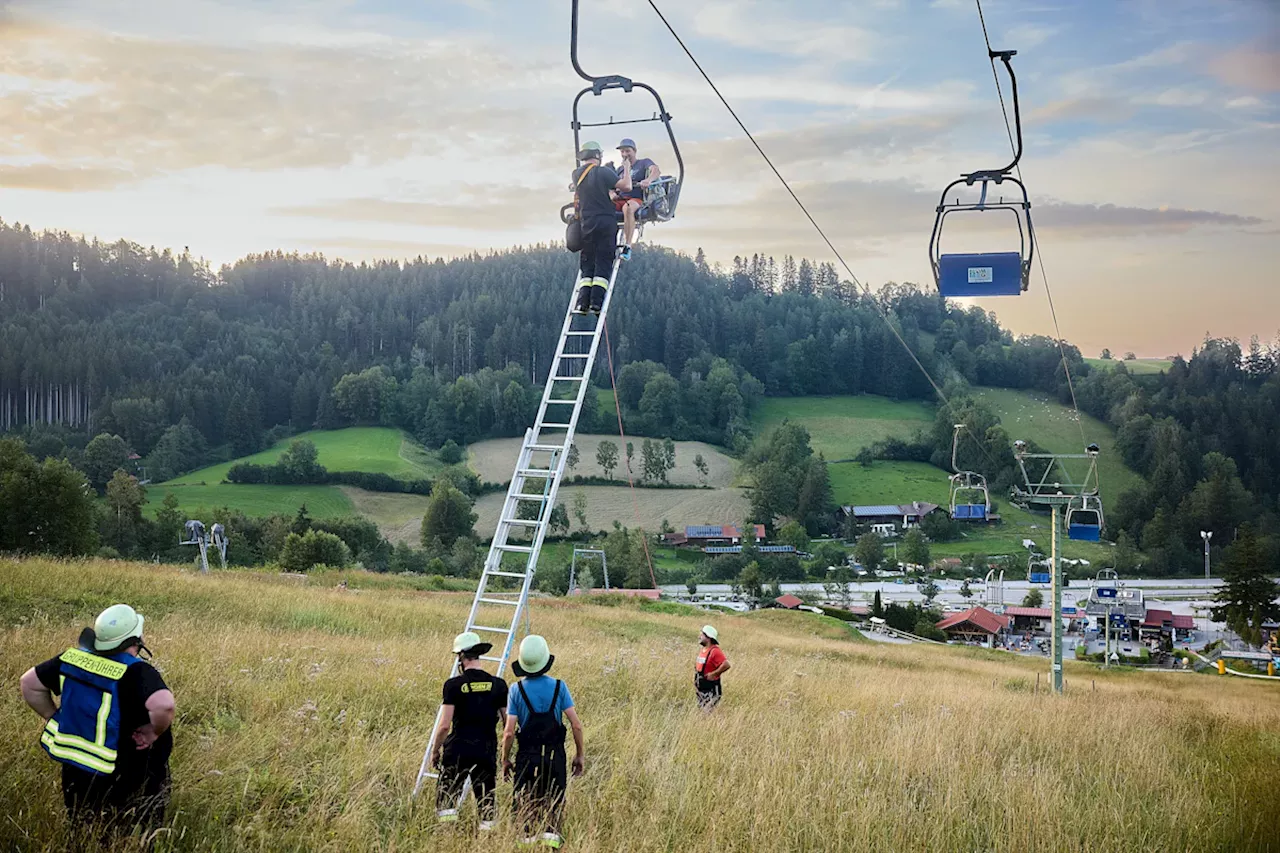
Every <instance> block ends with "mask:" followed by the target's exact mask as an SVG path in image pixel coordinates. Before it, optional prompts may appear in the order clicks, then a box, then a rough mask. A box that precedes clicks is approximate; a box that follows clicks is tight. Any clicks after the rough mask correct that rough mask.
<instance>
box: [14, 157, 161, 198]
mask: <svg viewBox="0 0 1280 853" xmlns="http://www.w3.org/2000/svg"><path fill="white" fill-rule="evenodd" d="M134 180H136V176H135V175H134V174H133V173H132V172H127V171H124V170H122V169H96V168H89V167H85V168H75V167H63V166H51V165H48V164H43V163H42V164H36V165H31V166H5V165H0V187H5V188H6V189H11V190H43V191H45V192H59V193H66V192H98V191H101V190H110V189H115V188H116V187H120V186H124V185H125V184H129V183H132V182H133V181H134Z"/></svg>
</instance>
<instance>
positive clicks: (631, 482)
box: [587, 317, 658, 589]
mask: <svg viewBox="0 0 1280 853" xmlns="http://www.w3.org/2000/svg"><path fill="white" fill-rule="evenodd" d="M600 324H601V325H602V326H604V350H605V353H606V354H607V355H608V356H609V384H610V385H612V386H613V408H614V409H615V410H616V411H617V413H618V435H619V436H620V437H621V438H622V449H623V452H624V453H625V452H626V448H627V433H626V431H624V430H623V428H622V402H621V401H620V400H619V399H618V380H616V379H615V378H614V376H613V347H612V346H611V345H610V344H609V324H608V323H606V322H605V320H604V318H603V317H601V318H600ZM587 378H588V379H589V378H590V377H587ZM627 485H628V486H630V487H631V509H632V511H633V512H634V513H635V518H636V529H638V530H639V531H640V544H641V545H643V546H644V558H645V560H646V561H647V562H648V563H649V580H651V581H653V588H654V589H657V588H658V577H657V575H655V574H654V573H653V557H651V556H650V555H649V537H648V536H646V535H645V533H644V529H643V528H641V527H640V502H639V501H638V500H637V499H636V483H635V479H634V478H633V477H632V476H631V459H630V458H629V457H628V458H627Z"/></svg>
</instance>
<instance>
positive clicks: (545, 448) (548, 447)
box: [528, 444, 564, 453]
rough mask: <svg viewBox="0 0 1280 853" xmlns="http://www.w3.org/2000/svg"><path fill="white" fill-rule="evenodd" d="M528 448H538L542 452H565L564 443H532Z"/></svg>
mask: <svg viewBox="0 0 1280 853" xmlns="http://www.w3.org/2000/svg"><path fill="white" fill-rule="evenodd" d="M528 449H529V450H537V451H540V452H542V453H563V452H564V445H563V444H530V445H529V446H528Z"/></svg>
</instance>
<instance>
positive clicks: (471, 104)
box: [0, 22, 549, 179]
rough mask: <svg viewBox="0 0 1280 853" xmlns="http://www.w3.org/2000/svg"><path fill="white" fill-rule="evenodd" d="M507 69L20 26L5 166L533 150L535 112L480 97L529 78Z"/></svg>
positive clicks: (124, 171) (337, 48)
mask: <svg viewBox="0 0 1280 853" xmlns="http://www.w3.org/2000/svg"><path fill="white" fill-rule="evenodd" d="M507 56H508V54H506V53H505V52H502V51H496V50H491V49H490V48H489V47H488V46H486V45H485V44H484V43H482V42H479V41H476V40H468V39H465V38H455V39H448V40H443V39H442V40H437V41H425V42H416V43H414V44H412V45H400V44H394V43H388V44H372V43H370V44H356V45H332V46H296V45H293V46H291V45H280V44H273V45H249V46H222V45H210V44H200V43H182V42H174V41H162V40H157V39H149V38H144V37H135V36H121V35H112V34H110V33H105V32H96V31H91V30H80V29H74V28H70V27H63V26H56V25H47V26H45V25H33V24H30V23H21V22H19V23H16V24H14V25H12V26H10V27H8V28H7V29H6V32H5V51H4V52H3V54H2V55H0V75H3V76H4V77H6V78H8V80H9V81H10V85H8V86H7V89H8V92H7V95H6V97H5V98H4V99H3V100H0V126H3V127H4V128H5V132H4V134H2V135H0V157H2V158H6V159H9V160H10V161H11V162H12V161H20V160H22V159H30V158H31V157H40V158H42V159H46V160H48V161H50V162H51V163H52V164H55V165H57V166H63V167H65V166H68V165H77V166H79V165H85V166H92V167H96V168H99V169H107V170H113V171H114V172H115V173H117V174H119V175H122V176H124V175H128V174H132V175H134V176H136V177H137V178H138V179H141V178H144V177H147V176H149V175H153V174H159V173H165V172H173V171H180V170H186V169H194V168H200V167H207V166H223V167H228V168H233V169H244V170H251V171H270V170H279V169H296V168H334V167H339V166H344V165H348V164H352V163H361V164H364V165H378V164H386V163H391V162H395V161H398V160H402V159H405V158H408V157H413V156H437V157H438V156H443V155H446V154H448V153H452V152H457V151H460V150H464V149H465V147H466V146H467V145H469V144H473V143H474V142H475V140H476V139H477V138H478V137H481V136H484V135H486V134H499V133H513V132H516V131H521V132H522V133H524V134H525V135H526V136H528V137H535V138H536V137H537V136H538V135H539V133H538V130H536V129H537V128H539V126H540V125H542V124H545V123H542V122H539V121H538V119H539V118H540V113H539V112H538V104H537V101H536V99H528V98H526V100H525V102H524V103H523V104H520V105H514V106H513V105H508V106H506V107H504V108H502V109H493V108H491V107H489V106H487V105H486V104H485V102H484V98H483V97H482V96H481V93H484V92H489V93H493V92H495V91H496V92H501V91H502V90H504V89H507V88H509V87H510V86H511V85H513V84H511V83H509V82H507V81H511V80H515V79H517V78H519V77H521V75H524V74H527V73H529V72H530V71H531V70H532V71H533V72H535V73H536V72H537V71H538V68H537V66H536V65H535V66H534V67H533V68H532V69H531V68H529V67H521V68H519V69H517V66H515V65H513V64H512V61H511V60H509V59H507V58H506V57H507ZM517 70H518V71H519V74H518V73H517ZM530 128H534V129H533V130H531V129H530ZM545 135H546V136H547V138H548V139H549V134H545Z"/></svg>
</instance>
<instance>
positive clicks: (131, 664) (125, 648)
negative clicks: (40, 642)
mask: <svg viewBox="0 0 1280 853" xmlns="http://www.w3.org/2000/svg"><path fill="white" fill-rule="evenodd" d="M142 625H143V619H142V615H141V614H139V613H138V612H137V611H135V610H134V609H133V608H132V607H130V606H129V605H127V604H114V605H112V606H111V607H108V608H107V609H106V610H104V611H102V613H101V614H99V616H98V618H97V620H96V621H95V622H94V626H93V628H92V629H89V628H86V629H85V630H84V632H83V633H82V634H81V635H80V644H79V646H80V647H79V648H74V649H68V650H67V651H65V652H63V653H62V654H61V655H59V656H58V657H55V658H51V659H49V660H47V661H45V662H44V663H41V664H38V665H36V666H34V667H32V668H31V669H28V670H27V671H26V672H25V673H23V674H22V679H21V687H22V698H23V699H24V700H26V703H27V704H28V705H30V706H31V708H32V710H34V711H35V712H36V713H37V714H39V715H40V716H41V717H42V718H44V719H45V720H46V721H47V722H46V723H45V727H44V731H43V732H42V733H41V735H40V745H41V746H43V747H44V749H45V752H47V753H49V756H50V757H51V758H53V759H55V760H56V761H58V762H60V763H61V764H62V798H63V802H64V803H65V805H66V807H67V813H68V815H69V816H70V818H71V823H72V829H73V831H74V832H84V831H85V829H86V828H88V829H90V830H91V832H93V834H96V835H97V837H98V842H99V843H109V838H110V834H111V833H113V832H123V833H126V834H127V833H130V832H133V831H135V830H141V831H142V832H143V833H144V834H152V833H154V831H155V830H156V829H158V828H159V826H160V824H161V822H162V821H163V820H164V811H165V806H166V805H167V804H168V801H169V753H170V752H171V751H172V750H173V732H172V731H171V730H170V728H169V727H170V725H172V723H173V715H174V709H175V706H174V699H173V693H172V692H170V690H169V688H168V686H167V685H166V684H165V683H164V679H163V678H161V677H160V673H159V672H158V671H157V670H156V668H155V667H153V666H152V665H151V664H149V663H147V662H146V661H145V660H143V659H142V658H140V657H138V653H139V652H141V653H143V654H145V655H146V656H147V657H148V658H149V657H150V656H151V652H150V650H148V649H147V647H146V646H145V645H144V644H143V642H142ZM55 696H57V697H59V699H60V701H54V697H55Z"/></svg>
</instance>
